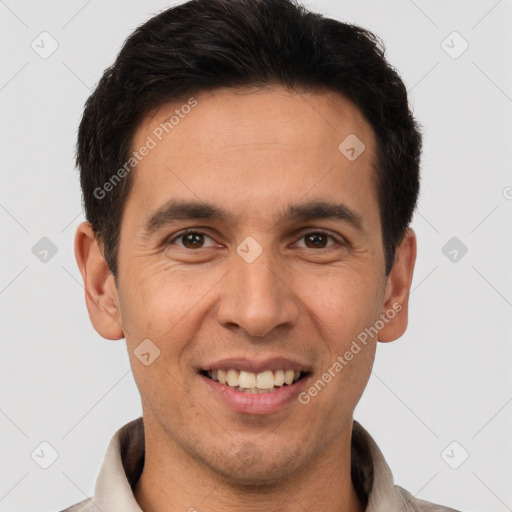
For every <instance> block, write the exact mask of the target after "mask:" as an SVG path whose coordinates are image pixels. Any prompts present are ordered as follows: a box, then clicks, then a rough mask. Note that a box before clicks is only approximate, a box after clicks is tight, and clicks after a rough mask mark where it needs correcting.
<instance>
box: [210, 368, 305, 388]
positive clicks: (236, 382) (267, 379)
mask: <svg viewBox="0 0 512 512" xmlns="http://www.w3.org/2000/svg"><path fill="white" fill-rule="evenodd" d="M207 373H208V377H210V378H211V379H213V380H215V381H217V382H220V383H221V384H227V385H228V386H230V387H233V388H239V389H272V388H273V387H274V386H282V385H283V384H287V385H290V384H293V383H294V382H295V381H297V380H299V377H300V371H293V370H275V371H272V370H266V371H264V372H260V373H253V372H246V371H244V370H242V371H239V370H235V369H233V368H230V369H229V370H213V371H212V370H209V371H208V372H207Z"/></svg>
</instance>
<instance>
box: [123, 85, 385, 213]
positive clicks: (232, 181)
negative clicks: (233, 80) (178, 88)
mask: <svg viewBox="0 0 512 512" xmlns="http://www.w3.org/2000/svg"><path fill="white" fill-rule="evenodd" d="M144 146H148V147H149V146H151V149H150V150H149V151H145V156H144V157H143V158H142V159H141V160H140V161H139V162H138V164H137V166H136V169H135V173H134V184H133V188H132V192H131V195H134V196H136V197H137V202H138V204H139V205H141V206H145V207H147V208H152V207H155V206H157V205H161V204H163V203H165V202H167V201H168V200H169V199H171V198H172V197H180V198H185V197H186V198H191V199H192V198H193V199H196V200H206V199H208V202H214V203H215V202H217V204H219V205H222V206H231V207H233V208H241V209H243V210H244V211H245V212H246V214H247V215H249V216H250V215H253V214H256V213H257V212H256V211H255V210H254V208H253V206H254V205H256V204H260V205H261V204H267V205H268V204H273V205H276V206H279V205H278V203H279V202H280V200H283V201H284V199H286V201H284V202H286V203H289V201H288V200H289V199H291V198H293V199H294V200H295V201H296V200H298V199H300V198H306V196H308V198H309V199H313V198H316V199H318V198H319V197H324V198H326V199H331V200H333V201H334V200H336V199H337V197H336V196H337V195H338V193H341V195H345V196H347V195H351V198H350V201H351V202H352V206H354V207H356V208H357V206H358V203H359V204H360V206H361V207H362V206H363V203H364V202H365V201H368V199H369V198H368V195H369V196H371V199H372V200H374V201H376V199H375V194H374V170H373V169H374V154H375V137H374V134H373V130H372V129H371V127H370V126H369V124H368V123H367V122H366V120H365V119H364V117H363V116H362V114H361V112H360V111H359V110H358V109H357V108H356V107H355V106H354V105H353V103H352V102H350V101H349V100H348V99H346V98H345V97H343V96H342V95H340V94H338V93H334V92H314V93H313V92H311V93H299V92H294V91H290V90H287V89H281V88H265V89H258V90H255V89H229V90H228V89H220V90H216V91H212V92H207V93H203V94H199V95H197V96H194V97H193V98H184V99H183V100H180V101H173V102H171V103H167V104H164V105H162V106H160V107H159V108H157V109H155V110H153V111H152V112H151V113H150V114H148V115H147V116H146V117H145V118H144V120H143V121H142V122H141V123H140V125H139V127H138V129H137V131H136V133H135V136H134V139H133V144H132V149H133V150H134V151H137V150H139V149H140V148H142V147H144ZM365 195H366V198H365V197H364V196H365ZM285 196H286V198H285ZM345 199H347V197H345ZM256 209H257V208H256ZM260 213H261V212H260Z"/></svg>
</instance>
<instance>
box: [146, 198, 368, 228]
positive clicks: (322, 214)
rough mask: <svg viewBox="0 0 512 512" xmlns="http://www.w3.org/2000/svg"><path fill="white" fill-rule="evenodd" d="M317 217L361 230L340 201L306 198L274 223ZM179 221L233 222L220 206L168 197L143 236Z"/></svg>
mask: <svg viewBox="0 0 512 512" xmlns="http://www.w3.org/2000/svg"><path fill="white" fill-rule="evenodd" d="M319 219H329V220H330V219H332V220H339V221H343V222H346V223H348V224H350V225H351V226H352V227H354V228H355V229H356V230H357V231H360V232H361V233H364V231H365V230H364V228H363V219H362V217H361V215H359V214H358V213H356V212H355V211H353V210H351V209H350V208H348V207H347V206H345V205H343V204H340V203H332V202H327V201H309V202H306V203H299V204H289V205H288V206H287V207H286V208H284V209H283V210H282V211H281V212H278V213H277V215H276V223H277V224H279V223H284V222H291V221H310V220H319ZM179 220H216V221H219V222H222V223H224V224H234V223H235V218H234V216H233V214H232V213H230V212H229V211H227V210H225V209H224V208H222V207H220V206H216V205H213V204H210V203H205V202H202V201H183V200H174V199H172V200H170V201H168V202H167V203H166V204H164V205H163V206H162V207H160V208H158V209H157V210H156V211H155V212H154V213H152V214H151V215H150V216H149V217H148V218H147V219H146V220H145V221H144V223H143V226H142V236H143V237H150V236H151V235H153V234H155V233H156V232H157V231H159V230H160V229H162V228H163V227H165V226H167V225H168V224H171V223H173V222H175V221H179Z"/></svg>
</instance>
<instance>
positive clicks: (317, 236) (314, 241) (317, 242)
mask: <svg viewBox="0 0 512 512" xmlns="http://www.w3.org/2000/svg"><path fill="white" fill-rule="evenodd" d="M329 238H330V239H331V240H334V242H336V243H335V244H330V246H332V245H336V244H337V245H343V243H342V241H341V240H339V239H337V238H336V237H334V236H333V235H331V234H329V233H325V232H323V231H311V232H310V233H306V234H305V235H303V236H302V237H301V238H300V240H301V241H302V240H304V244H305V248H306V249H326V248H328V247H330V246H329V245H327V244H328V240H329ZM302 247H304V246H302Z"/></svg>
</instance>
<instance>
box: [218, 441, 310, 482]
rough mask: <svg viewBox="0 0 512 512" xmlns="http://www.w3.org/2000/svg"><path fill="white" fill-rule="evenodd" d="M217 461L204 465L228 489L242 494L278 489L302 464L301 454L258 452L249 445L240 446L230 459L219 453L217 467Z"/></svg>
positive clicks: (301, 452) (258, 449)
mask: <svg viewBox="0 0 512 512" xmlns="http://www.w3.org/2000/svg"><path fill="white" fill-rule="evenodd" d="M218 460H219V459H218V458H217V457H215V461H214V463H213V464H208V465H209V466H210V469H212V470H213V471H214V472H215V473H217V474H220V475H222V477H223V478H224V479H225V480H226V481H227V482H229V483H230V484H231V485H232V486H234V487H243V488H245V489H246V490H250V489H251V488H254V490H257V489H258V488H260V487H265V488H267V489H268V488H269V487H271V486H274V485H275V486H278V485H282V484H283V481H285V480H286V479H287V478H289V477H290V476H291V475H292V474H293V473H295V472H296V471H297V470H299V469H300V467H301V466H302V465H303V464H304V463H305V460H304V451H303V450H296V451H292V450H288V451H287V452H286V453H283V448H282V447H280V450H279V451H277V450H273V449H268V450H262V449H261V448H259V447H258V446H257V445H255V444H254V443H251V442H246V443H244V444H243V445H242V446H241V447H240V448H238V449H235V450H234V451H233V452H232V454H230V455H227V454H226V453H225V452H223V455H222V459H221V461H222V463H221V464H217V462H218Z"/></svg>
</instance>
